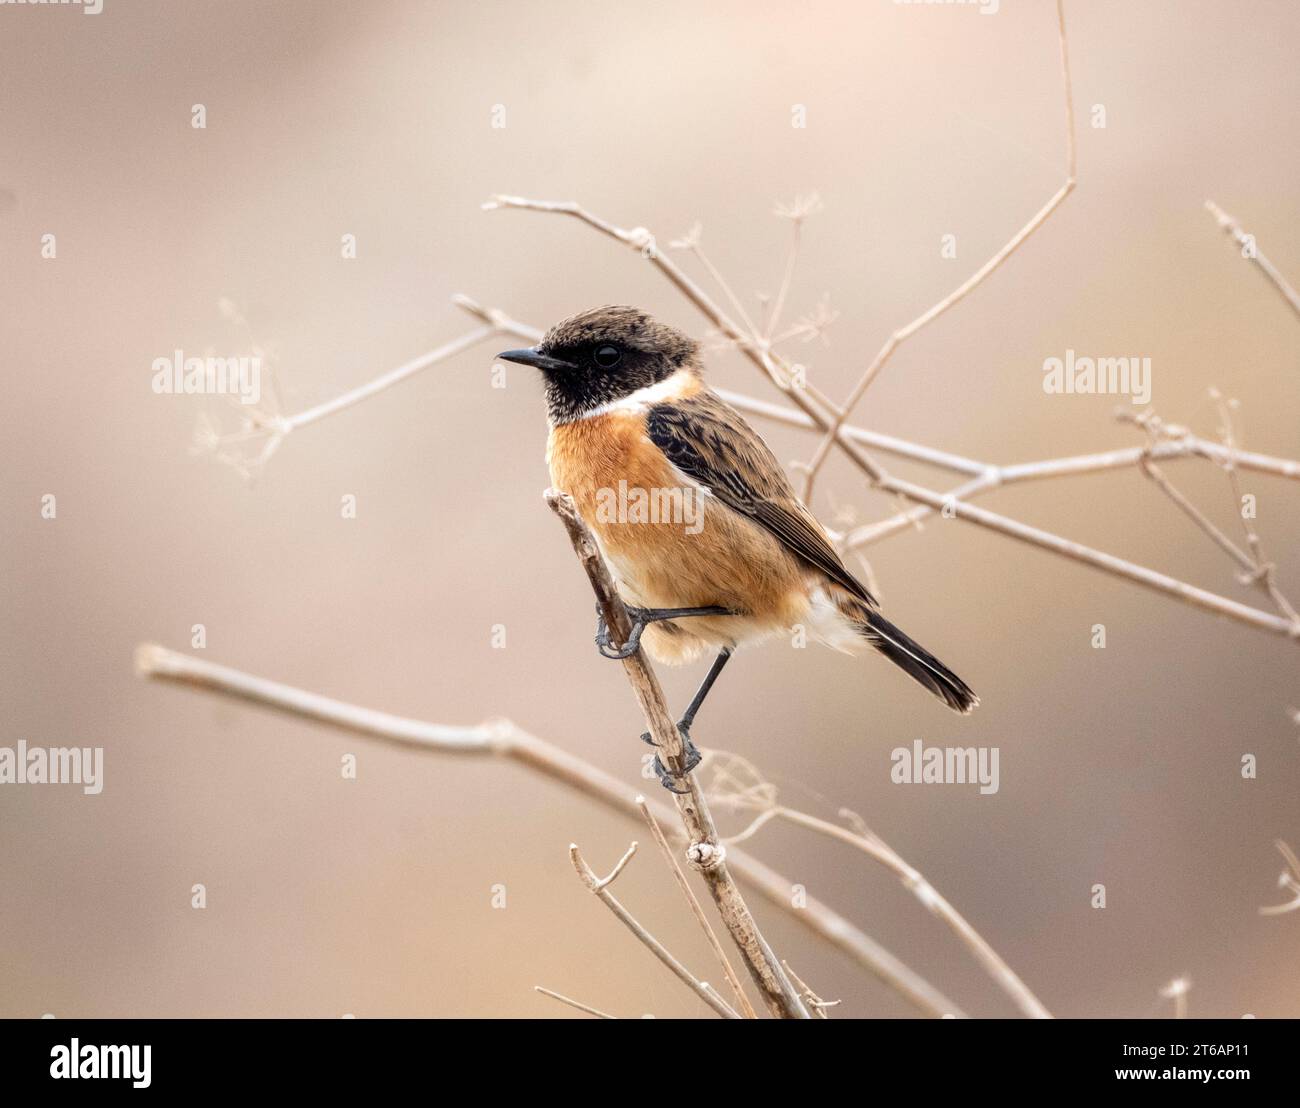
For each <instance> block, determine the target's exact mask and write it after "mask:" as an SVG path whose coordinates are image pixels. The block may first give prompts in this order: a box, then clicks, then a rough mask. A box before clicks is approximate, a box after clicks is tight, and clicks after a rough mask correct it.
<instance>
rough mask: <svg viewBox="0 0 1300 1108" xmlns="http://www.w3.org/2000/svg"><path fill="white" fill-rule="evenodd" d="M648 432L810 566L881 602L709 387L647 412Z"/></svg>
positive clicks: (686, 469)
mask: <svg viewBox="0 0 1300 1108" xmlns="http://www.w3.org/2000/svg"><path fill="white" fill-rule="evenodd" d="M646 433H647V434H648V435H649V436H650V441H651V442H653V443H654V444H655V445H656V446H657V447H659V449H660V450H662V451H663V452H664V455H665V456H666V457H667V458H668V460H669V461H670V462H672V464H673V465H674V466H676V467H677V468H678V469H679V470H680V471H681V472H682V473H684V474H685V475H686V476H687V477H689V478H691V479H692V480H693V481H697V482H699V483H700V484H701V485H705V486H707V487H708V488H709V489H710V490H711V491H712V492H713V495H714V496H716V497H717V498H718V499H719V500H720V501H722V503H724V504H726V505H727V507H729V508H731V509H732V510H734V511H736V512H739V513H740V514H741V515H744V516H747V517H749V518H750V519H752V520H753V521H754V522H755V523H757V524H759V525H760V526H762V527H764V528H766V529H767V530H768V531H770V532H771V533H772V534H773V535H775V536H776V538H778V539H779V540H780V541H781V542H782V543H783V544H784V545H785V547H786V548H787V549H788V550H790V551H791V552H792V553H793V554H795V555H797V556H798V557H799V558H801V559H802V560H803V561H805V562H806V563H808V565H810V566H812V567H814V568H815V569H819V570H821V572H822V573H824V574H826V576H827V577H829V578H830V579H831V580H832V581H834V582H835V583H836V584H838V585H841V586H843V587H844V588H846V589H848V591H849V592H851V593H852V594H853V595H854V596H856V597H858V598H859V599H860V600H862V601H864V602H865V603H867V604H869V605H871V606H872V607H875V605H876V600H875V598H874V597H873V596H872V595H871V594H870V593H869V592H868V591H867V590H866V589H865V588H864V587H863V585H862V583H861V582H860V581H859V580H858V579H857V578H856V577H854V576H853V574H851V573H850V572H849V571H848V570H847V569H845V567H844V563H843V562H842V561H840V556H839V555H838V554H836V553H835V550H834V548H833V547H832V546H831V544H830V543H829V542H828V541H827V539H826V534H825V532H824V531H823V530H822V528H821V524H819V523H818V522H817V520H816V519H815V518H813V514H812V513H811V512H810V511H809V510H808V509H807V508H806V507H804V505H803V503H802V502H801V501H800V500H799V498H798V497H797V496H795V493H794V489H792V488H791V487H790V482H789V481H788V480H787V479H786V476H785V472H784V470H782V468H781V464H780V463H779V462H778V461H777V460H776V458H775V457H774V456H773V454H772V451H770V450H769V449H768V448H767V444H766V443H765V442H763V440H762V439H761V438H759V436H758V432H756V431H755V430H754V429H753V428H752V427H751V426H750V425H749V424H748V423H746V422H745V420H744V418H743V417H742V416H741V415H740V413H739V412H737V411H736V410H735V409H734V408H732V407H731V406H730V405H729V404H727V403H726V402H725V401H723V400H722V399H720V398H719V397H718V396H716V395H715V394H714V393H712V392H710V391H709V390H708V389H704V390H702V391H701V392H698V393H696V394H695V395H693V396H689V397H686V398H684V399H681V400H675V401H673V402H672V403H670V404H658V405H655V406H654V407H652V408H651V409H650V410H649V411H648V412H647V413H646Z"/></svg>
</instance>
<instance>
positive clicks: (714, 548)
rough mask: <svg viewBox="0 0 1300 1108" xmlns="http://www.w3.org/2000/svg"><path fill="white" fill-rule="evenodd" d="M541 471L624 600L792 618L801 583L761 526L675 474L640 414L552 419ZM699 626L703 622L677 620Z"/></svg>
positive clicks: (802, 599) (766, 619) (763, 618)
mask: <svg viewBox="0 0 1300 1108" xmlns="http://www.w3.org/2000/svg"><path fill="white" fill-rule="evenodd" d="M547 461H548V463H549V464H550V469H551V480H552V483H553V484H554V485H555V487H556V488H557V489H560V490H562V491H564V492H567V493H568V494H569V495H570V496H572V497H573V499H574V501H575V503H576V504H577V507H578V511H579V512H580V513H581V514H582V518H583V519H584V520H585V521H586V523H587V525H588V526H589V527H590V528H591V530H592V532H593V533H594V534H595V536H596V538H597V541H598V542H599V543H600V546H601V549H602V552H603V553H604V554H605V557H606V559H607V560H608V561H609V563H610V567H611V569H612V570H613V572H614V574H615V576H616V577H617V578H618V580H619V584H620V587H621V591H622V592H623V595H624V598H625V599H626V600H627V601H628V603H631V604H636V605H639V606H641V607H654V608H686V607H703V606H706V605H715V604H716V605H720V606H722V607H726V608H730V609H732V610H733V611H737V612H745V613H747V614H748V615H749V616H750V617H751V618H752V619H754V620H756V621H759V622H761V623H763V624H769V625H771V626H773V627H777V626H780V627H785V626H789V624H790V623H793V622H796V621H797V620H798V618H799V617H800V615H801V613H802V611H803V610H804V607H805V605H806V595H807V588H806V586H805V584H804V572H803V570H802V568H801V567H800V564H799V563H798V561H797V560H796V559H795V558H794V556H793V555H791V554H790V553H789V552H788V551H787V550H786V548H785V547H784V546H783V545H782V544H781V543H780V542H779V541H778V540H777V539H775V538H774V537H773V536H772V535H771V534H770V533H769V532H768V531H766V530H764V529H763V528H762V527H760V526H759V525H758V524H756V523H753V522H752V521H750V520H748V519H747V518H745V517H743V516H741V515H740V514H738V513H736V512H734V511H732V510H731V509H729V508H727V507H726V506H725V505H723V504H722V503H721V502H719V501H717V500H716V499H714V498H713V497H712V496H711V495H708V494H707V492H706V491H705V490H703V489H701V488H700V487H699V486H697V485H695V484H694V483H693V482H690V481H689V480H688V479H686V478H685V477H684V476H683V475H681V474H680V473H679V472H678V471H677V470H676V469H675V468H674V467H673V466H672V465H671V464H670V463H669V461H668V459H667V458H666V457H664V455H663V453H662V451H660V449H659V448H658V447H657V446H655V445H654V443H652V442H651V441H650V439H649V438H648V437H647V435H646V428H645V417H644V416H643V415H641V414H640V413H635V412H609V413H606V414H604V415H599V416H594V417H592V418H589V419H582V420H575V421H574V422H572V423H565V424H560V425H558V426H556V427H553V428H552V430H551V436H550V441H549V444H548V447H547ZM687 623H689V624H690V626H691V627H698V628H699V629H700V630H701V631H703V630H704V629H705V621H704V620H700V619H692V620H690V621H683V626H686V625H687Z"/></svg>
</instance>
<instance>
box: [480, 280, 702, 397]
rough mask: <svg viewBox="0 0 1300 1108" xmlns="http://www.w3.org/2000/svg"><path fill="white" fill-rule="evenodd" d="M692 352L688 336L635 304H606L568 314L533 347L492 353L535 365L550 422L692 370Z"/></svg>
mask: <svg viewBox="0 0 1300 1108" xmlns="http://www.w3.org/2000/svg"><path fill="white" fill-rule="evenodd" d="M698 350H699V347H698V345H697V344H696V343H695V342H694V340H692V339H689V338H687V337H686V336H685V335H683V334H682V333H681V332H680V331H676V330H674V329H673V328H671V327H667V326H665V325H664V324H662V323H656V322H655V320H653V319H651V318H650V316H648V315H647V314H646V313H645V312H643V311H641V310H640V309H639V308H629V307H624V306H612V307H604V308H592V309H591V310H590V311H586V312H580V313H579V314H578V315H575V316H570V317H569V318H568V319H565V320H561V321H560V322H559V323H557V324H556V325H555V326H554V327H552V328H551V329H550V330H549V331H547V332H546V334H545V335H544V336H542V341H541V342H539V343H538V344H537V345H536V346H533V347H528V348H526V349H523V350H507V351H505V352H504V353H502V354H498V355H497V357H498V358H501V359H503V360H504V361H507V362H518V363H520V364H521V365H530V366H533V367H534V368H536V369H540V370H541V371H542V375H543V376H544V377H545V378H546V404H547V408H548V410H549V413H550V417H551V422H553V423H569V422H571V421H572V420H575V419H581V418H582V417H583V416H584V415H587V414H589V413H590V412H592V411H593V410H594V409H597V408H599V407H601V406H602V405H605V404H611V403H614V402H615V401H618V400H622V399H623V398H624V397H627V396H631V395H632V394H633V393H634V392H636V391H638V390H639V389H644V388H648V387H650V386H651V385H657V384H658V383H659V382H661V381H666V380H667V379H668V378H669V377H671V376H672V375H673V374H674V373H676V372H677V371H678V370H683V369H684V370H687V371H689V372H698V370H699V359H698V357H697V352H698Z"/></svg>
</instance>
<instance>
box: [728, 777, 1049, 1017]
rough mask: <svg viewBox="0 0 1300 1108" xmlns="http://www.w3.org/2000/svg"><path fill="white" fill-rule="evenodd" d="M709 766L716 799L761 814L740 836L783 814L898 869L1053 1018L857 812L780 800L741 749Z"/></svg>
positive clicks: (1006, 986)
mask: <svg viewBox="0 0 1300 1108" xmlns="http://www.w3.org/2000/svg"><path fill="white" fill-rule="evenodd" d="M710 768H712V769H713V770H714V772H715V780H714V783H713V784H712V785H711V787H710V789H709V795H711V796H712V797H713V798H714V800H715V801H716V802H718V803H726V804H728V805H729V806H731V807H733V808H740V809H749V810H751V811H757V812H758V816H757V818H756V819H755V820H754V822H753V823H752V824H750V826H749V827H748V828H747V829H746V830H745V831H744V832H742V834H741V836H740V837H741V838H747V837H750V836H752V835H753V834H754V833H756V832H757V830H758V829H759V828H760V827H762V826H763V825H765V824H766V823H768V822H770V821H771V820H773V819H782V820H785V821H786V822H787V823H792V824H794V825H795V826H797V827H803V828H806V829H807V830H809V831H815V832H817V833H818V834H819V835H825V836H826V837H827V838H830V839H834V840H835V841H837V842H841V843H845V844H846V845H848V846H851V847H853V848H854V849H855V850H858V851H861V852H862V853H863V854H865V855H866V856H867V857H868V858H871V859H872V860H874V861H876V862H879V863H880V864H881V865H882V866H884V867H885V868H886V869H887V870H889V871H890V872H891V873H892V874H894V876H895V877H897V878H898V879H899V880H900V881H901V882H902V883H903V887H904V888H906V889H907V890H908V892H910V893H911V894H912V895H913V896H915V897H916V899H917V900H919V901H920V902H921V904H922V906H923V907H924V908H925V909H926V910H927V911H928V912H930V913H931V914H933V915H935V916H937V917H938V918H939V919H941V920H942V921H943V922H944V923H946V924H947V925H948V927H949V928H950V929H951V930H952V932H953V934H955V935H956V936H957V938H959V939H960V940H961V941H962V943H964V944H965V945H966V947H967V948H968V949H969V950H970V951H971V952H972V953H973V954H974V956H975V958H976V960H977V961H978V962H979V963H980V965H982V966H983V967H984V969H985V970H986V971H987V972H988V974H989V976H990V977H992V978H993V980H994V981H995V982H996V983H997V985H998V986H999V987H1000V988H1001V989H1002V990H1003V991H1004V992H1005V993H1006V994H1007V995H1008V996H1009V997H1010V998H1011V999H1012V1001H1014V1002H1015V1004H1016V1006H1017V1007H1018V1008H1019V1009H1020V1010H1021V1011H1022V1012H1024V1013H1025V1015H1027V1016H1029V1017H1031V1018H1033V1019H1051V1013H1050V1012H1048V1010H1047V1009H1046V1007H1044V1006H1043V1004H1042V1003H1041V1002H1040V1001H1039V1000H1038V998H1037V997H1036V996H1034V994H1033V993H1032V992H1031V991H1030V990H1029V987H1028V986H1027V985H1026V984H1025V983H1024V982H1023V981H1022V980H1021V979H1020V977H1019V976H1018V975H1017V974H1016V973H1015V971H1014V970H1012V969H1011V967H1010V966H1008V965H1007V963H1006V962H1005V961H1004V960H1003V959H1002V957H1001V956H1000V955H999V954H998V953H997V952H996V951H995V950H994V949H993V948H992V947H991V946H990V945H989V944H988V942H987V941H986V940H985V939H984V937H983V936H982V935H980V933H979V932H978V931H976V930H975V928H974V927H972V926H971V925H970V923H968V922H967V920H966V918H965V917H964V916H963V915H962V914H961V913H960V912H958V911H957V909H956V908H954V907H953V906H952V905H951V904H950V903H949V902H948V901H947V899H946V898H945V897H943V896H942V895H941V894H940V893H939V891H938V890H937V889H936V888H935V887H934V886H933V885H931V884H930V882H929V881H927V880H926V879H925V877H924V876H923V875H922V874H921V872H920V871H919V870H918V869H916V867H915V866H913V865H911V864H910V863H908V862H907V861H905V860H904V859H903V858H902V856H901V855H900V854H899V853H898V852H897V851H896V850H894V849H893V847H891V846H890V845H889V844H888V843H886V842H885V841H884V840H883V839H882V838H881V837H880V836H879V835H877V834H875V833H874V832H872V831H870V830H869V829H868V828H867V826H866V824H865V823H863V822H862V820H861V819H860V818H859V817H858V816H857V815H856V814H854V813H853V812H850V811H849V810H847V809H844V810H843V811H842V812H841V813H840V814H841V815H842V816H844V817H846V818H848V819H849V820H850V822H852V823H853V825H854V829H853V830H850V829H849V828H847V827H842V826H840V825H839V824H836V823H831V822H830V821H828V820H824V819H819V818H818V817H816V816H813V815H809V814H808V813H807V812H801V811H799V810H797V809H795V808H790V807H787V806H785V805H783V804H780V803H779V802H778V801H777V793H776V789H775V786H772V785H771V784H770V783H769V782H767V781H765V780H764V779H763V777H762V775H761V774H760V773H759V772H758V770H757V769H756V768H755V767H754V765H753V763H751V762H750V761H749V760H748V759H746V758H742V757H740V756H738V755H734V754H729V755H726V756H723V755H721V754H715V758H714V761H712V762H711V763H710ZM733 841H734V840H733Z"/></svg>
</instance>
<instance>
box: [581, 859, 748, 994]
mask: <svg viewBox="0 0 1300 1108" xmlns="http://www.w3.org/2000/svg"><path fill="white" fill-rule="evenodd" d="M635 853H636V843H633V844H632V845H631V846H630V847H628V849H627V852H626V853H625V854H624V855H623V857H622V858H620V859H619V860H618V863H617V864H616V865H615V866H614V868H613V869H612V870H610V872H609V874H608V875H607V876H605V877H597V876H596V874H595V873H594V872H593V871H592V868H591V867H590V866H589V865H587V861H586V859H585V858H583V856H582V851H580V850H579V849H578V845H577V843H570V844H569V861H571V862H572V863H573V868H574V869H575V870H576V871H577V874H578V877H579V878H580V879H581V881H582V883H583V884H584V885H586V886H587V888H588V889H589V890H590V891H591V893H592V895H594V896H595V897H596V899H597V900H599V901H600V902H601V903H602V904H604V905H605V907H606V908H608V909H609V910H610V911H611V912H613V913H614V916H615V918H616V919H617V920H618V921H619V922H620V923H621V924H623V926H624V927H626V928H627V929H628V930H629V931H631V932H632V934H633V935H634V936H636V938H637V940H638V941H639V942H640V943H641V944H642V945H643V946H645V948H646V949H647V950H649V951H650V953H651V954H653V955H654V956H655V957H656V958H658V959H659V961H661V962H662V963H663V964H664V965H665V966H667V967H668V969H669V970H670V971H671V972H672V973H673V975H674V976H675V977H677V979H678V980H679V981H681V982H682V984H683V985H685V986H686V987H687V988H688V989H690V990H691V992H693V993H694V994H695V995H696V996H698V997H699V998H700V999H701V1000H702V1001H704V1003H705V1004H707V1005H708V1006H709V1007H710V1008H712V1009H713V1010H714V1011H715V1012H716V1013H717V1014H718V1015H720V1016H721V1017H722V1018H723V1019H724V1020H736V1019H740V1017H739V1016H738V1015H737V1014H736V1013H735V1011H734V1010H733V1009H732V1007H731V1006H730V1005H729V1004H727V1002H726V1001H724V1000H723V999H722V998H721V997H720V996H718V994H717V992H716V991H715V990H714V989H713V988H712V987H711V986H710V985H709V983H708V982H707V981H701V980H700V979H699V978H697V977H696V976H695V975H694V974H693V973H691V971H690V970H688V969H687V968H686V967H685V966H684V965H682V963H681V962H679V961H678V960H677V959H676V958H675V957H673V955H672V953H671V952H670V951H669V950H668V948H667V947H665V946H664V944H663V943H661V942H660V941H659V940H658V939H656V938H655V937H654V936H653V935H652V934H650V932H649V931H647V930H646V929H645V927H644V926H643V925H642V924H641V923H639V922H638V921H637V919H636V917H635V916H633V915H632V913H631V912H629V911H628V910H627V909H626V908H624V907H623V905H622V903H621V902H620V901H619V899H618V898H617V897H616V896H615V895H614V894H613V893H612V892H610V891H609V886H610V885H612V884H613V883H614V882H615V881H616V880H617V879H618V875H619V874H620V873H622V872H623V870H624V868H625V867H626V866H627V864H628V862H630V861H631V860H632V855H634V854H635Z"/></svg>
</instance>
